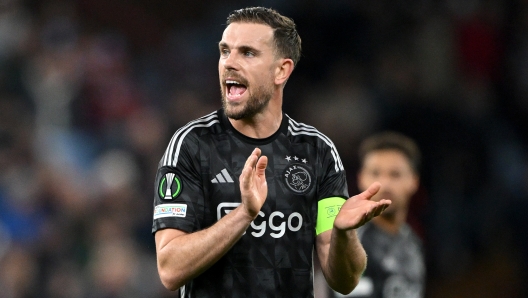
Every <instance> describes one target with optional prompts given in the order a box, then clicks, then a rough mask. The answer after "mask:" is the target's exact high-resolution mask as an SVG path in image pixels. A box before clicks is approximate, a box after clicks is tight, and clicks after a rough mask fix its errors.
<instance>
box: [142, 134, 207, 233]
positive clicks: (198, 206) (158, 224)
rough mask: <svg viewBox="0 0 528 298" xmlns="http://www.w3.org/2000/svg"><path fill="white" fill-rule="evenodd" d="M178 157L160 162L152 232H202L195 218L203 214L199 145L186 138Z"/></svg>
mask: <svg viewBox="0 0 528 298" xmlns="http://www.w3.org/2000/svg"><path fill="white" fill-rule="evenodd" d="M170 146H171V145H170V144H169V148H168V149H167V151H168V150H170ZM177 154H178V156H177V158H174V159H172V160H171V161H170V162H166V159H162V160H161V162H160V164H159V166H158V170H157V173H156V178H155V184H154V210H153V224H152V233H155V232H156V231H158V230H160V229H165V228H173V229H179V230H182V231H185V232H189V233H190V232H194V231H196V230H199V229H201V225H200V221H199V220H198V219H200V218H202V214H203V212H204V194H203V187H202V181H201V177H200V168H199V167H200V164H199V162H198V156H199V146H198V144H196V143H193V142H192V140H191V138H190V137H186V138H185V139H184V140H183V142H182V144H181V146H180V147H179V151H178V152H177ZM174 160H177V163H175V162H174Z"/></svg>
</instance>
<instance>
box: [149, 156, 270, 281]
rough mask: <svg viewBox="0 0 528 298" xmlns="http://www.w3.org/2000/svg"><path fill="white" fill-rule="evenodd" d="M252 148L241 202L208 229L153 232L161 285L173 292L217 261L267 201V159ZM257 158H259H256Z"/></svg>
mask: <svg viewBox="0 0 528 298" xmlns="http://www.w3.org/2000/svg"><path fill="white" fill-rule="evenodd" d="M260 154H261V151H260V149H258V148H257V149H255V150H254V151H253V153H252V154H251V156H249V158H248V159H247V161H246V164H245V166H244V169H243V170H242V174H241V175H240V192H241V196H242V198H241V199H242V203H241V204H240V206H238V207H237V208H236V209H235V210H233V211H232V212H230V213H229V214H227V215H226V216H224V217H223V218H221V219H220V220H219V221H218V222H216V223H215V224H214V225H212V226H211V227H209V228H207V229H204V230H201V231H198V232H195V233H185V232H183V231H180V230H176V229H164V230H160V231H158V232H156V235H155V240H156V253H157V260H158V272H159V275H160V278H161V281H162V283H163V285H164V286H165V287H166V288H168V289H170V290H176V289H178V288H179V287H181V286H183V285H184V284H185V283H187V282H188V281H189V280H190V279H193V278H194V277H196V276H198V275H200V274H201V273H202V272H204V271H205V270H206V269H207V268H209V267H210V266H211V265H213V264H214V263H215V262H217V261H218V260H219V259H220V258H221V257H222V256H223V255H224V254H225V253H226V252H227V251H229V249H230V248H231V247H232V246H233V245H234V244H235V243H236V242H237V241H238V240H239V239H240V237H242V235H243V234H244V232H245V231H246V229H247V228H248V226H249V225H250V224H251V221H253V219H254V218H255V217H256V216H257V215H258V212H259V211H260V208H261V207H262V205H263V204H264V202H265V200H266V196H267V193H268V186H267V183H266V176H265V170H266V166H267V163H268V160H267V158H266V157H265V156H262V157H260ZM259 157H260V158H259Z"/></svg>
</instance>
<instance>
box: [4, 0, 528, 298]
mask: <svg viewBox="0 0 528 298" xmlns="http://www.w3.org/2000/svg"><path fill="white" fill-rule="evenodd" d="M255 5H262V6H267V7H272V8H275V9H277V10H278V11H279V12H281V13H283V14H285V15H287V16H290V17H292V18H293V19H294V21H295V22H296V23H297V26H298V31H299V33H300V35H301V38H302V39H303V57H302V58H301V61H300V63H299V65H298V66H297V68H296V70H295V71H294V73H293V75H292V77H291V79H290V80H289V82H288V84H287V86H286V89H285V100H284V111H285V112H286V113H287V114H288V115H290V116H292V117H293V118H294V119H296V120H298V121H301V122H305V123H308V124H311V125H314V126H316V127H317V128H318V129H319V130H320V131H322V132H323V133H325V134H326V135H328V136H329V137H330V138H332V140H333V141H334V143H335V144H336V146H337V148H338V151H339V153H340V155H341V158H342V160H343V163H344V164H345V167H346V168H347V173H348V176H349V179H350V181H349V186H350V192H351V194H354V193H356V192H357V189H356V186H355V185H356V183H355V178H356V173H355V172H356V171H357V158H356V149H357V144H358V143H359V141H360V140H361V139H362V138H364V137H366V136H368V135H369V134H371V133H373V132H376V131H379V130H383V129H391V130H397V131H400V132H403V133H405V134H407V135H409V136H411V137H412V138H414V139H415V140H416V141H417V143H418V144H419V145H420V147H421V149H422V151H423V154H424V164H423V168H422V173H421V174H422V182H421V188H420V191H419V192H418V194H417V195H416V196H415V198H414V199H413V205H412V209H411V214H410V219H409V221H410V223H411V225H412V226H413V227H414V228H415V229H416V230H417V232H418V233H419V234H420V235H421V237H422V238H423V241H424V244H425V250H426V255H427V271H428V286H427V291H426V293H427V297H524V296H523V293H524V292H526V291H528V289H527V288H526V286H525V284H526V282H525V280H526V279H527V278H528V276H527V275H528V274H527V272H528V271H527V270H526V269H528V255H527V254H528V253H527V252H528V233H525V232H524V230H525V229H526V228H527V227H528V217H526V216H525V213H526V212H527V211H528V146H527V145H528V144H527V143H528V121H526V119H527V118H528V80H527V79H526V78H527V77H528V3H526V1H520V0H517V1H515V0H512V1H493V0H468V1H457V0H413V1H401V0H396V1H394V0H392V1H391V0H370V1H366V0H365V1H363V0H360V1H347V0H335V1H313V0H304V1H301V0H291V1H278V0H262V1H241V0H238V1H236V0H228V1H221V2H218V3H217V2H213V3H207V2H203V3H202V2H200V1H188V0H185V1H161V0H153V1H141V0H137V1H125V0H115V1H105V0H83V1H80V0H77V1H66V0H62V1H59V0H50V1H42V0H27V1H24V0H0V296H1V297H5V298H19V297H23V298H26V297H44V298H46V297H58V298H60V297H81V298H96V297H97V298H99V297H130V298H134V297H147V298H148V297H173V295H172V293H170V292H168V291H167V290H165V289H164V288H163V287H162V285H161V283H160V281H159V278H158V275H157V271H156V261H155V249H154V239H153V236H152V234H151V225H152V208H153V207H152V200H153V195H154V176H155V172H156V168H157V164H158V162H159V159H160V158H161V155H162V153H163V151H164V149H165V146H166V145H167V143H168V141H169V139H170V137H171V135H172V134H173V133H174V131H175V130H176V129H177V128H178V127H180V126H181V125H184V124H185V123H187V122H188V121H190V120H192V119H194V118H196V117H199V116H202V115H205V114H206V113H209V112H211V111H213V110H216V109H218V108H220V107H221V102H220V95H219V83H218V73H217V60H218V49H217V42H218V41H219V40H220V38H221V34H222V31H223V29H224V25H223V24H225V19H226V17H227V15H228V13H229V12H230V11H232V10H234V9H237V8H241V7H245V6H255ZM316 292H317V289H316Z"/></svg>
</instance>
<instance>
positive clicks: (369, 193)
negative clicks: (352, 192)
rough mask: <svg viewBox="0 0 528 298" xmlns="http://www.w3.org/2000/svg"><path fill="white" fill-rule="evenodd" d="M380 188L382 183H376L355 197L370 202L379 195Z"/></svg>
mask: <svg viewBox="0 0 528 298" xmlns="http://www.w3.org/2000/svg"><path fill="white" fill-rule="evenodd" d="M380 188H381V183H379V182H374V183H372V184H371V185H370V186H369V187H368V188H367V190H365V191H364V192H362V193H360V194H358V195H356V196H355V197H356V198H357V199H361V200H370V199H371V198H372V197H373V196H374V195H375V194H377V193H378V191H379V190H380Z"/></svg>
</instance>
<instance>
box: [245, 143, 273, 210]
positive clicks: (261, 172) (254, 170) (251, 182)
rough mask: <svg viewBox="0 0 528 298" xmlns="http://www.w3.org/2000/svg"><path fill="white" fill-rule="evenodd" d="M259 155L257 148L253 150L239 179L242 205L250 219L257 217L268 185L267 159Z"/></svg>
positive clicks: (266, 194)
mask: <svg viewBox="0 0 528 298" xmlns="http://www.w3.org/2000/svg"><path fill="white" fill-rule="evenodd" d="M261 154H262V152H261V150H260V149H259V148H255V150H253V152H252V153H251V155H250V156H249V157H248V159H247V160H246V164H245V165H244V169H243V170H242V173H241V174H240V177H239V180H240V193H241V196H242V205H243V206H244V207H245V208H244V211H246V212H247V214H248V216H250V217H251V218H252V219H254V218H255V217H257V215H258V213H259V211H260V208H262V205H264V202H265V201H266V197H267V196H268V184H267V182H266V167H267V165H268V158H267V157H266V156H261Z"/></svg>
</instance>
